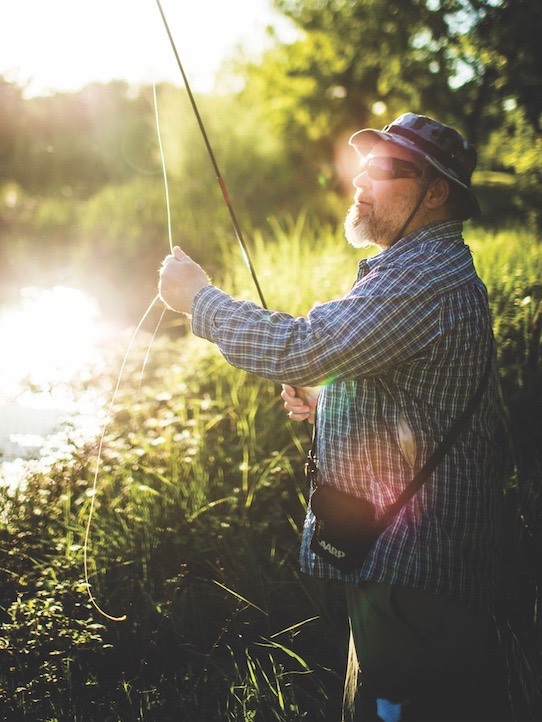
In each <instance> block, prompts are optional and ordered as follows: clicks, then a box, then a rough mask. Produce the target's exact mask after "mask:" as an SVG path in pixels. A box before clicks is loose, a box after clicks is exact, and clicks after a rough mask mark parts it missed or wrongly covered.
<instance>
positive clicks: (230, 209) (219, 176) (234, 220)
mask: <svg viewBox="0 0 542 722" xmlns="http://www.w3.org/2000/svg"><path fill="white" fill-rule="evenodd" d="M156 4H157V5H158V10H159V12H160V16H161V17H162V22H163V23H164V27H165V29H166V33H167V36H168V38H169V42H170V44H171V48H172V50H173V54H174V55H175V60H176V61H177V65H178V67H179V70H180V72H181V75H182V78H183V82H184V85H185V88H186V92H187V93H188V98H189V99H190V104H191V106H192V110H193V111H194V115H195V116H196V120H197V122H198V126H199V129H200V131H201V135H202V136H203V140H204V142H205V147H206V148H207V153H208V154H209V158H210V160H211V163H212V165H213V169H214V172H215V175H216V180H217V181H218V185H219V186H220V190H221V191H222V196H223V198H224V203H225V204H226V207H227V209H228V212H229V214H230V218H231V222H232V225H233V229H234V231H235V236H236V238H237V241H238V242H239V246H240V247H241V253H242V254H243V259H244V261H245V264H246V266H247V268H248V270H249V272H250V275H251V277H252V280H253V281H254V285H255V286H256V290H257V292H258V296H259V298H260V302H261V304H262V306H263V307H264V308H265V309H266V310H268V306H267V304H266V302H265V299H264V296H263V293H262V289H261V287H260V284H259V282H258V278H257V276H256V271H255V270H254V266H253V265H252V261H251V260H250V255H249V253H248V249H247V245H246V243H245V239H244V238H243V234H242V232H241V227H240V226H239V223H238V221H237V217H236V215H235V211H234V210H233V206H232V203H231V200H230V196H229V193H228V190H227V188H226V184H225V182H224V179H223V178H222V174H221V173H220V169H219V167H218V163H217V160H216V157H215V154H214V152H213V149H212V147H211V143H210V141H209V136H208V135H207V131H206V130H205V125H204V123H203V120H202V118H201V115H200V112H199V108H198V105H197V103H196V100H195V98H194V95H193V93H192V89H191V87H190V83H189V82H188V78H187V76H186V73H185V72H184V67H183V64H182V62H181V59H180V57H179V53H178V52H177V46H176V45H175V40H174V39H173V35H172V34H171V30H170V29H169V24H168V21H167V18H166V16H165V14H164V11H163V9H162V4H161V2H160V0H156ZM304 425H305V429H306V431H307V434H308V436H309V439H310V438H312V433H311V430H310V427H309V424H308V422H307V421H306V420H305V422H304Z"/></svg>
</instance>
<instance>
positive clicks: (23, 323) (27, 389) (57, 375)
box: [0, 286, 114, 483]
mask: <svg viewBox="0 0 542 722" xmlns="http://www.w3.org/2000/svg"><path fill="white" fill-rule="evenodd" d="M113 333H114V329H112V328H111V327H110V326H108V325H107V324H106V323H104V320H103V318H101V316H100V313H99V310H98V306H97V303H96V302H95V301H94V300H93V299H92V298H90V297H89V296H87V295H86V294H85V293H84V292H83V291H81V290H78V289H75V288H69V287H65V286H54V287H52V288H36V287H27V288H22V289H20V291H19V293H18V294H17V298H16V299H14V300H13V302H12V303H10V304H9V305H7V306H5V307H4V308H1V309H0V483H15V482H16V480H17V478H19V477H20V476H21V475H22V473H24V470H25V468H26V467H27V466H28V465H29V464H30V465H31V464H33V463H34V464H35V463H37V462H39V461H43V459H44V458H45V457H47V456H50V455H52V454H54V453H55V451H58V450H59V449H61V448H62V446H63V445H65V443H66V438H67V433H68V431H69V430H71V433H72V435H73V434H75V435H76V436H77V435H78V436H79V437H80V438H81V439H83V438H88V437H90V436H93V435H95V434H96V433H97V432H98V431H99V428H100V421H99V419H100V417H101V415H102V410H103V407H104V399H102V398H100V396H99V394H98V392H97V391H96V386H95V385H94V384H92V383H89V382H92V377H93V375H96V374H99V373H100V371H99V370H100V367H102V368H103V350H104V348H105V344H106V342H107V339H108V338H109V339H111V338H112V335H113Z"/></svg>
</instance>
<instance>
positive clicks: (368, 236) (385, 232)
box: [344, 204, 399, 248]
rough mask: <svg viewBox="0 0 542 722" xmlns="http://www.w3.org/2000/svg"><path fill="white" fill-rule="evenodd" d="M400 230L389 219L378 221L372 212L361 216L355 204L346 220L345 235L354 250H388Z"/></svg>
mask: <svg viewBox="0 0 542 722" xmlns="http://www.w3.org/2000/svg"><path fill="white" fill-rule="evenodd" d="M398 230H399V229H398V228H396V227H395V224H394V223H392V222H391V220H389V217H386V218H384V219H376V218H375V217H374V216H373V215H372V211H371V213H369V215H363V216H360V215H359V213H358V210H357V208H356V206H355V204H353V205H351V206H350V208H349V210H348V213H347V214H346V218H345V219H344V235H345V236H346V240H347V241H348V243H350V245H351V246H354V248H370V247H371V246H378V248H387V246H388V245H391V243H392V242H393V239H394V237H393V233H394V232H395V233H397V231H398Z"/></svg>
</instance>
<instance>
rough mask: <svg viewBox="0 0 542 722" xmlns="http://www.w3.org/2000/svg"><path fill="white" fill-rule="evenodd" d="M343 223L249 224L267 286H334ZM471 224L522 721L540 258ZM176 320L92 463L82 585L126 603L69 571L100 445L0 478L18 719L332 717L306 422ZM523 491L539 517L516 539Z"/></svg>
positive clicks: (0, 665)
mask: <svg viewBox="0 0 542 722" xmlns="http://www.w3.org/2000/svg"><path fill="white" fill-rule="evenodd" d="M340 236H341V234H340V232H339V231H338V230H337V231H335V230H333V229H327V228H324V227H314V226H311V225H310V224H308V223H307V221H306V219H305V218H304V217H303V216H301V217H300V218H298V219H297V220H293V219H292V220H290V221H288V222H285V223H282V224H279V223H278V221H274V222H273V223H272V224H271V226H270V230H268V231H267V232H266V233H263V232H262V233H260V234H256V235H255V240H254V258H253V261H254V264H255V266H256V268H258V269H262V273H263V275H262V286H263V289H264V292H265V293H267V294H268V296H269V302H270V305H272V306H274V307H277V308H281V309H283V310H285V311H291V312H293V313H306V311H307V310H308V309H309V308H310V306H311V305H312V303H313V302H314V301H315V300H319V301H325V300H328V299H330V298H333V297H335V296H336V295H339V294H342V293H344V291H345V290H346V289H347V288H349V287H350V285H351V282H352V279H353V275H354V273H355V255H357V253H356V252H355V251H353V250H352V249H350V248H349V247H348V246H347V245H346V244H345V242H344V240H342V237H341V238H340ZM468 242H469V243H470V245H471V248H472V250H473V253H474V258H475V262H476V265H477V268H478V270H479V272H480V274H481V276H482V278H483V279H484V281H485V282H486V284H487V286H488V289H489V293H490V297H491V303H492V310H493V314H494V323H495V333H496V336H497V341H498V347H499V367H500V372H501V380H502V386H503V395H504V399H505V402H506V406H507V409H508V412H509V416H510V424H511V429H512V430H513V433H514V438H515V442H516V450H517V454H518V467H517V473H516V475H515V476H514V477H513V478H512V479H511V480H510V488H509V489H508V490H507V496H506V499H507V501H508V503H509V505H510V512H509V514H508V515H507V517H506V528H505V533H506V535H507V539H509V541H510V545H509V546H507V549H508V550H509V552H510V553H509V555H508V557H507V559H506V568H505V579H504V584H503V595H502V600H501V607H500V608H499V610H498V621H499V627H498V629H499V635H500V640H501V641H500V654H501V655H504V657H505V659H506V660H507V663H508V665H509V670H508V673H507V679H508V681H507V682H505V684H504V686H505V687H506V686H507V692H508V693H509V694H510V695H511V697H512V700H513V706H514V710H515V712H516V719H518V720H519V719H521V720H523V719H534V718H536V715H537V714H538V711H539V709H540V703H541V700H540V697H539V696H538V693H537V691H536V681H537V679H538V676H539V675H540V671H541V665H542V660H541V658H540V641H541V639H542V636H541V635H542V630H541V629H540V620H539V617H538V615H537V612H536V609H537V604H539V601H540V600H539V591H538V590H539V585H540V578H539V576H540V575H539V564H538V562H537V561H536V560H537V559H538V558H539V557H538V553H539V550H537V549H536V548H535V547H536V546H537V545H538V540H539V539H540V536H541V535H540V532H539V531H538V530H539V528H540V515H541V507H540V498H539V490H540V478H541V475H542V457H541V450H540V445H539V439H540V431H541V430H540V419H541V418H542V413H541V402H542V380H541V379H542V369H541V363H540V362H541V350H542V349H541V341H540V330H541V328H540V327H541V323H540V318H541V308H542V297H541V295H540V283H539V279H540V278H541V277H542V255H541V253H540V247H539V245H537V244H536V242H535V239H534V237H533V236H532V234H530V233H528V232H527V231H522V230H520V229H514V230H503V231H502V232H500V233H499V234H492V233H488V232H485V231H481V230H477V229H472V228H471V229H470V230H469V231H468ZM230 255H231V254H230ZM345 268H348V272H347V273H345ZM224 269H225V274H226V276H225V278H224V279H223V281H224V283H225V284H226V285H228V287H230V288H232V289H233V290H234V291H235V293H237V294H239V295H240V296H241V297H248V296H250V295H252V296H253V292H252V294H251V291H250V289H249V283H250V281H249V280H248V279H247V275H246V272H244V271H242V270H237V268H236V264H234V263H233V262H232V261H231V260H228V261H227V262H225V264H224ZM326 277H327V278H326ZM326 281H327V282H326ZM292 289H294V291H292ZM170 318H172V317H169V316H168V317H167V318H166V323H170ZM176 328H177V327H174V328H173V329H172V331H171V332H175V333H178V334H180V335H181V337H182V343H179V341H178V340H175V341H173V340H167V339H166V338H162V339H160V340H158V341H155V343H154V345H153V347H152V351H151V354H150V356H149V359H148V363H147V365H146V368H145V371H144V373H143V376H142V371H141V359H142V358H143V356H144V355H145V352H146V344H147V341H148V339H142V342H141V347H137V348H136V349H135V350H134V352H133V354H132V355H131V357H130V358H129V359H128V363H127V366H126V368H125V372H124V375H123V379H122V380H121V385H120V392H119V394H118V396H117V398H116V400H115V403H114V406H113V409H112V413H111V419H110V422H109V424H108V427H107V429H106V433H105V437H104V447H103V453H102V456H101V459H100V463H99V466H98V477H97V479H98V490H97V494H96V497H95V500H96V513H95V517H94V521H93V523H92V526H91V535H90V548H89V557H90V571H91V578H90V582H91V586H92V591H93V594H94V596H95V597H96V599H97V600H98V602H99V603H100V604H101V606H102V607H104V608H105V610H106V611H108V612H109V613H112V614H120V613H123V612H126V613H127V615H128V621H127V622H125V623H123V624H114V623H112V622H109V621H107V620H104V619H103V618H102V617H100V616H99V615H98V614H97V613H96V611H95V610H93V609H92V608H91V607H90V605H89V602H88V599H87V597H86V594H85V584H84V580H83V579H82V549H81V544H82V539H83V535H84V527H85V523H86V520H87V517H88V510H89V503H90V498H91V495H92V493H93V492H92V484H93V479H94V472H95V469H96V464H97V463H98V459H97V455H96V452H97V447H96V445H95V444H94V445H90V446H88V447H86V448H80V447H79V446H77V445H75V444H74V445H73V448H72V450H71V453H69V454H67V455H65V456H64V457H63V458H62V459H59V460H58V461H57V462H56V463H55V464H54V465H53V467H52V468H51V469H50V470H49V471H48V472H42V473H34V474H32V475H29V476H28V478H27V480H26V482H25V484H24V485H22V486H21V487H20V488H19V489H18V490H17V491H15V492H12V493H10V492H8V490H7V489H6V488H5V487H0V502H1V507H0V518H1V519H2V522H1V524H0V582H1V583H0V588H1V589H2V600H1V602H0V607H1V610H2V611H1V617H0V700H1V702H2V711H3V712H4V714H5V716H6V718H7V719H10V720H14V721H16V720H29V721H30V720H35V719H43V720H54V719H58V720H62V719H70V720H74V721H76V720H88V719H100V720H104V722H117V720H119V719H123V720H124V719H137V720H142V721H143V720H147V721H149V720H153V721H156V722H169V721H171V722H173V720H178V719H182V720H183V721H184V720H186V721H187V722H206V721H207V720H211V719H217V720H231V721H232V722H233V721H234V720H235V722H241V721H242V720H243V721H244V720H264V721H267V720H283V721H288V722H289V721H290V720H291V722H294V720H299V719H306V720H311V722H312V721H314V722H318V721H320V720H321V722H323V721H324V720H326V722H327V721H329V720H334V721H335V722H338V719H339V716H340V700H341V676H342V671H343V669H344V663H345V658H346V645H347V629H346V621H345V616H344V612H345V610H344V600H343V599H342V596H341V594H340V589H339V588H338V587H337V586H335V585H334V584H324V583H321V582H318V581H315V580H311V579H307V578H304V577H301V576H300V575H299V572H298V570H297V553H298V544H299V536H300V532H301V525H302V521H303V515H304V504H305V502H304V496H305V488H304V484H305V482H304V479H303V477H302V473H301V468H302V462H303V459H302V453H303V448H306V446H307V444H308V440H306V439H305V438H304V436H303V431H302V430H301V431H300V432H299V433H300V434H301V437H300V438H299V437H298V436H297V431H298V429H297V425H294V424H291V423H290V422H288V421H287V420H286V419H285V414H284V411H283V409H282V408H281V404H280V401H279V399H278V395H277V394H278V389H276V388H275V387H274V385H273V384H271V383H270V382H268V381H264V380H261V379H257V378H254V377H250V376H248V375H247V374H245V373H244V372H241V371H239V370H237V369H233V368H231V367H229V366H228V365H227V364H226V363H225V361H224V360H223V359H222V357H221V356H220V354H219V353H218V352H217V351H216V349H215V348H214V347H213V346H211V345H210V344H207V343H206V342H203V341H200V340H197V339H193V338H190V337H187V336H186V335H185V332H184V331H185V329H180V330H176V331H174V329H176ZM113 365H116V364H113ZM113 375H114V374H112V376H113ZM106 381H108V383H109V385H110V386H113V385H114V378H111V379H102V381H101V382H102V383H105V382H106ZM529 409H530V411H529ZM536 409H537V410H536ZM533 410H534V411H533ZM531 412H532V413H531ZM529 414H531V415H530V416H529ZM516 493H520V496H521V502H522V505H523V508H524V510H525V511H526V512H527V514H528V516H529V519H530V520H531V525H532V527H533V529H534V530H535V531H536V532H537V537H536V540H535V542H536V543H535V547H533V546H532V545H529V546H525V547H523V548H522V550H521V554H519V555H513V554H512V553H511V549H512V544H516V543H517V528H516V526H515V519H516V510H515V502H514V495H515V494H516ZM530 555H532V558H531V557H530ZM498 691H499V690H497V689H495V687H492V688H491V690H490V692H491V695H496V694H497V692H498ZM499 713H500V710H499Z"/></svg>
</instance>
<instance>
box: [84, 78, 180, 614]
mask: <svg viewBox="0 0 542 722" xmlns="http://www.w3.org/2000/svg"><path fill="white" fill-rule="evenodd" d="M153 101H154V118H155V123H156V134H157V138H158V147H159V149H160V161H161V164H162V175H163V180H164V190H165V198H166V212H167V231H168V240H169V248H170V251H171V253H172V254H173V238H172V232H171V208H170V202H169V185H168V178H167V168H166V162H165V157H164V149H163V146H162V135H161V132H160V120H159V116H158V99H157V95H156V83H153ZM159 300H160V296H159V295H158V294H157V295H156V296H155V297H154V298H153V300H152V301H151V303H150V304H149V306H148V308H147V310H146V311H145V313H144V314H143V316H142V317H141V320H140V321H139V323H138V324H137V327H136V329H135V331H134V333H133V334H132V337H131V339H130V342H129V344H128V348H127V349H126V353H125V354H124V358H123V360H122V363H121V367H120V371H119V374H118V377H117V383H116V385H115V388H114V390H113V394H112V397H111V401H110V402H109V406H108V409H107V413H106V419H105V422H104V425H103V427H102V433H101V436H100V441H99V444H98V453H97V457H96V468H95V470H94V478H93V482H92V487H91V490H90V507H89V512H88V520H87V525H86V529H85V539H84V543H83V570H84V577H85V587H86V590H87V595H88V598H89V601H90V603H91V604H92V606H93V607H94V608H95V609H96V610H97V611H98V612H99V613H100V614H101V615H102V616H104V617H105V618H106V619H109V620H110V621H112V622H124V621H125V620H126V614H123V615H121V616H114V615H112V614H109V613H108V612H106V611H105V610H104V609H102V607H101V606H100V605H99V604H98V602H97V601H96V598H95V597H94V595H93V593H92V589H91V585H90V574H89V560H88V556H89V555H88V551H89V546H90V530H91V526H92V519H93V517H94V508H95V499H96V493H97V490H98V478H99V473H100V466H101V462H102V452H103V446H104V441H105V434H106V431H107V428H108V426H109V422H110V416H111V411H112V409H113V406H114V403H115V400H116V398H117V394H118V391H119V388H120V384H121V380H122V375H123V372H124V367H125V366H126V362H127V360H128V356H129V354H130V351H131V349H132V346H133V344H134V341H135V339H136V337H137V334H138V333H139V330H140V329H141V326H142V325H143V323H144V322H145V320H146V319H147V316H148V315H149V313H150V312H151V310H152V309H153V307H154V305H155V304H156V302H157V301H159ZM165 311H166V309H165V308H164V309H163V310H162V313H161V314H160V318H159V319H158V323H157V324H156V328H155V329H154V333H153V335H152V337H151V340H150V342H149V345H148V347H147V352H146V354H145V359H144V361H143V365H142V368H141V373H140V378H139V387H138V396H139V393H140V391H141V383H142V379H143V372H144V370H145V367H146V365H147V361H148V359H149V354H150V351H151V348H152V345H153V342H154V339H155V337H156V334H157V333H158V329H159V327H160V324H161V322H162V319H163V318H164V314H165Z"/></svg>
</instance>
